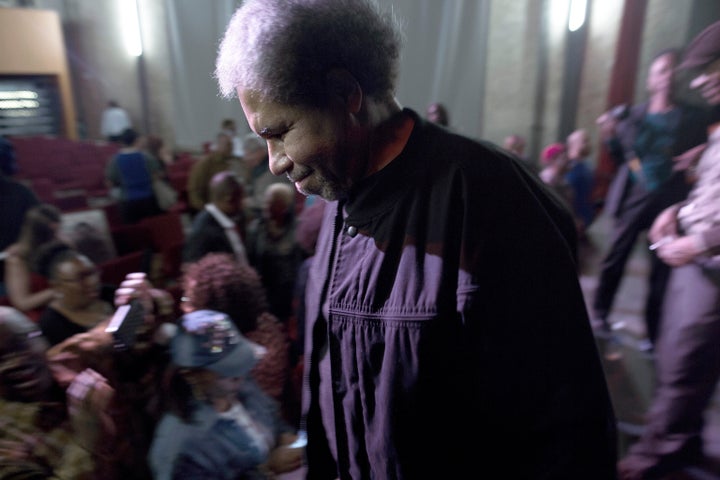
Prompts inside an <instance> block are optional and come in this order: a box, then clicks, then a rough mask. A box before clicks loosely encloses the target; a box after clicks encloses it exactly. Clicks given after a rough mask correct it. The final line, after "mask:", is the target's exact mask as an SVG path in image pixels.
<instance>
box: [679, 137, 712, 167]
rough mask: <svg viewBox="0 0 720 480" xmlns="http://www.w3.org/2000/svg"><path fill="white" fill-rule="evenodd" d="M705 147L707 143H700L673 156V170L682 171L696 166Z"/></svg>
mask: <svg viewBox="0 0 720 480" xmlns="http://www.w3.org/2000/svg"><path fill="white" fill-rule="evenodd" d="M706 148H707V143H701V144H700V145H697V146H695V147H693V148H691V149H690V150H687V151H685V152H683V153H681V154H680V155H678V156H676V157H673V170H674V171H682V170H687V169H688V168H692V167H694V166H696V165H697V162H698V160H700V157H701V156H702V154H703V152H704V151H705V149H706Z"/></svg>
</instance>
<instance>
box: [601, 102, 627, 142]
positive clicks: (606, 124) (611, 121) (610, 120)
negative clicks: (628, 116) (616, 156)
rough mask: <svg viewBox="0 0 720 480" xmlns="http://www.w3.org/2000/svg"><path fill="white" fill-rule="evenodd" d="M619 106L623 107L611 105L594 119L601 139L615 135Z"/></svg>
mask: <svg viewBox="0 0 720 480" xmlns="http://www.w3.org/2000/svg"><path fill="white" fill-rule="evenodd" d="M621 108H623V106H622V105H618V106H616V107H613V108H611V109H610V110H608V111H607V112H605V113H603V114H602V115H600V116H599V117H598V118H597V119H596V120H595V124H596V125H597V126H598V127H599V128H600V137H601V138H602V139H603V140H609V139H611V138H613V137H614V136H615V129H616V128H617V125H618V123H620V118H619V117H620V109H621ZM625 108H626V107H625Z"/></svg>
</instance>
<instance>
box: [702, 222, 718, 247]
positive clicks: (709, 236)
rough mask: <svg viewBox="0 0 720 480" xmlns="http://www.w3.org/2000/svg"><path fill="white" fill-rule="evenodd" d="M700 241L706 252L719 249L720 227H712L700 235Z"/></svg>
mask: <svg viewBox="0 0 720 480" xmlns="http://www.w3.org/2000/svg"><path fill="white" fill-rule="evenodd" d="M702 241H703V244H704V245H705V247H706V248H707V249H708V250H711V251H715V250H718V249H720V226H716V227H713V228H711V229H709V230H706V231H705V232H703V233H702Z"/></svg>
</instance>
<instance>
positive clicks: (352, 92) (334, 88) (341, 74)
mask: <svg viewBox="0 0 720 480" xmlns="http://www.w3.org/2000/svg"><path fill="white" fill-rule="evenodd" d="M325 80H326V82H327V86H328V90H329V91H330V92H331V93H332V94H335V95H337V96H339V97H340V98H341V99H342V101H343V103H344V104H345V105H346V106H347V108H348V110H349V111H350V112H351V113H358V112H359V111H360V107H361V106H362V101H363V92H362V88H361V87H360V84H359V83H358V81H357V80H356V79H355V77H354V76H353V75H352V74H351V73H350V72H348V71H347V70H345V69H344V68H333V69H332V70H330V71H329V72H328V73H327V75H326V77H325Z"/></svg>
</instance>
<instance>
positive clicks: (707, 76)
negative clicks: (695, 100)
mask: <svg viewBox="0 0 720 480" xmlns="http://www.w3.org/2000/svg"><path fill="white" fill-rule="evenodd" d="M690 88H697V89H699V90H700V94H701V95H702V96H703V97H704V98H705V100H707V102H708V103H709V104H710V105H720V71H715V72H713V73H704V74H702V75H700V76H698V77H695V79H694V80H693V81H692V82H690Z"/></svg>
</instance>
